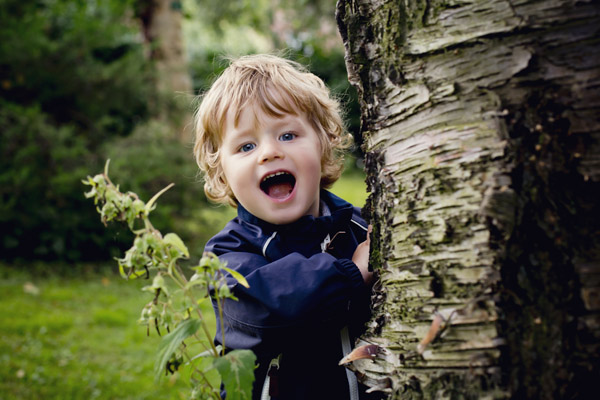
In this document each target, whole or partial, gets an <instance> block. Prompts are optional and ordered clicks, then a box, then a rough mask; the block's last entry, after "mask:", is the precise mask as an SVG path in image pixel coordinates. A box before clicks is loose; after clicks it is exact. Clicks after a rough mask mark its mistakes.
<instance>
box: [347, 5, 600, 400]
mask: <svg viewBox="0 0 600 400" xmlns="http://www.w3.org/2000/svg"><path fill="white" fill-rule="evenodd" d="M337 18H338V25H339V28H340V32H341V34H342V37H343V39H344V43H345V46H346V63H347V68H348V74H349V79H350V81H351V83H352V84H353V85H354V86H355V87H356V88H357V90H358V92H359V97H360V102H361V110H362V117H361V118H362V132H363V136H364V140H365V150H366V152H367V159H366V164H367V173H368V178H367V180H368V185H369V189H370V191H371V195H370V197H369V200H368V205H367V207H366V208H367V211H368V213H369V214H370V219H371V221H372V223H373V224H374V237H373V240H372V243H373V244H372V254H371V260H372V263H373V264H374V266H375V269H376V271H377V272H378V273H379V277H380V283H379V286H378V288H377V290H376V294H375V296H374V310H375V312H374V317H373V319H372V321H371V323H370V326H369V330H368V333H367V334H366V335H365V336H364V337H363V338H362V344H365V343H370V344H372V343H374V344H377V345H379V346H380V347H381V351H380V353H379V355H378V356H377V358H375V359H374V360H360V361H356V362H355V363H354V368H355V369H356V370H357V371H358V373H359V376H360V377H361V379H362V381H363V382H365V383H366V384H367V385H369V386H371V387H372V388H373V390H381V391H384V392H386V393H389V394H390V395H391V396H390V398H394V399H396V398H403V399H404V398H413V397H414V398H422V397H425V398H446V397H450V398H454V397H465V398H486V397H489V398H503V397H514V398H583V397H589V396H590V395H591V393H593V392H589V391H588V390H589V389H590V388H591V387H593V385H594V383H595V382H597V381H598V379H599V378H600V375H599V373H598V369H597V367H596V366H597V365H599V361H600V360H599V359H600V351H599V350H600V348H599V338H600V315H599V311H600V290H599V287H600V241H599V236H600V235H599V233H600V223H599V218H598V215H600V212H599V211H600V210H599V205H598V200H597V198H598V193H600V190H598V189H599V182H600V163H599V160H600V157H599V154H600V152H599V150H600V110H599V108H600V100H599V96H598V87H599V85H600V68H599V66H600V57H599V54H600V45H599V38H600V35H599V28H600V7H599V6H598V2H594V1H583V0H582V1H576V0H539V1H532V0H513V1H507V0H444V1H442V0H429V1H417V0H400V1H398V0H395V1H392V0H340V1H339V2H338V10H337ZM438 323H439V326H438Z"/></svg>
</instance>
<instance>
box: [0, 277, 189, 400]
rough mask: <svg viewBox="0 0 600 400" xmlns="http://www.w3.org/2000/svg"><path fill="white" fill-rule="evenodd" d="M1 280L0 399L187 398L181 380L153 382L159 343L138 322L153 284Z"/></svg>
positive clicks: (100, 280) (111, 280)
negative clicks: (145, 287) (145, 288)
mask: <svg viewBox="0 0 600 400" xmlns="http://www.w3.org/2000/svg"><path fill="white" fill-rule="evenodd" d="M0 276H1V279H0V310H2V311H1V313H0V337H1V338H2V339H1V341H0V398H2V399H5V400H9V399H158V398H160V399H182V398H187V396H188V394H189V392H188V389H187V387H188V383H187V382H186V380H185V379H184V378H182V375H180V374H175V375H171V376H168V377H165V378H163V379H162V380H161V381H160V382H158V383H155V382H154V379H153V367H154V360H155V354H156V348H157V346H158V343H159V341H160V338H159V337H158V335H157V334H156V332H151V334H150V337H147V336H146V328H145V327H143V326H140V325H138V324H137V322H136V321H137V319H138V318H139V313H140V311H141V308H142V307H143V305H144V304H145V303H147V302H148V301H150V300H151V298H149V296H150V295H149V294H148V293H145V292H141V291H140V288H141V286H143V285H145V284H147V281H146V282H141V281H140V282H137V281H133V282H131V281H130V282H127V281H124V280H123V279H122V278H120V277H119V276H117V275H113V274H111V273H107V274H91V275H87V276H86V277H83V278H59V277H50V278H45V279H36V278H35V277H32V276H28V274H25V273H18V272H15V271H14V270H12V269H8V268H5V267H3V268H2V269H1V270H0ZM36 289H37V290H38V291H39V292H38V293H37V294H36V293H35V291H36Z"/></svg>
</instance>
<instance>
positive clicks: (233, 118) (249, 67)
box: [194, 55, 372, 400]
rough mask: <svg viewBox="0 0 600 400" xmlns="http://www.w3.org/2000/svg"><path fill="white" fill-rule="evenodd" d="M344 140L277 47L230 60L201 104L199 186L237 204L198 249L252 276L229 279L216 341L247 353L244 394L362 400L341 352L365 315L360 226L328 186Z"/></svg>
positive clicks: (324, 103) (333, 111) (321, 88)
mask: <svg viewBox="0 0 600 400" xmlns="http://www.w3.org/2000/svg"><path fill="white" fill-rule="evenodd" d="M348 144H349V135H348V134H347V132H345V130H344V126H343V123H342V120H341V117H340V113H339V104H338V103H337V101H335V100H334V99H333V98H332V97H331V96H330V94H329V90H328V89H327V88H326V87H325V85H324V83H323V82H322V81H321V79H319V78H318V77H316V76H315V75H313V74H311V73H309V72H308V71H306V70H305V69H304V68H303V67H301V66H300V65H299V64H297V63H295V62H292V61H289V60H285V59H282V58H279V57H276V56H271V55H255V56H246V57H242V58H239V59H237V60H235V61H233V62H232V63H231V64H230V66H229V67H228V68H227V69H226V70H225V72H223V74H222V75H221V76H220V77H219V78H218V79H217V80H216V82H215V83H214V84H213V85H212V87H211V88H210V90H209V91H208V92H207V93H206V94H205V95H204V97H203V100H202V103H201V105H200V107H199V109H198V112H197V115H196V144H195V147H194V153H195V156H196V160H197V162H198V165H199V166H200V168H201V170H202V171H203V172H204V174H205V187H204V188H205V192H206V195H207V196H208V197H209V198H210V199H211V200H213V201H216V202H222V203H230V204H231V205H233V206H235V207H237V210H238V216H237V218H235V219H233V220H232V221H230V222H229V223H228V224H227V225H226V226H225V228H224V229H223V230H222V231H221V232H220V233H218V234H217V235H216V236H215V237H213V238H212V239H211V240H210V241H209V242H208V243H207V245H206V251H207V252H213V253H215V254H216V255H217V256H218V257H219V259H220V260H221V261H224V262H226V263H227V266H228V267H229V268H232V269H234V270H236V271H238V272H239V273H241V274H242V275H243V276H245V278H246V279H247V281H248V283H249V285H250V287H249V288H245V287H243V286H242V285H239V284H237V282H236V281H235V280H234V279H233V278H232V279H231V280H230V281H229V282H228V283H229V284H230V286H231V288H232V291H233V293H234V295H235V296H236V297H237V298H238V299H239V301H230V300H228V301H226V302H225V304H224V310H223V322H224V330H225V332H221V329H220V325H221V324H220V321H217V329H218V331H217V334H216V341H217V342H219V343H220V342H221V340H222V338H223V337H224V338H225V346H226V347H227V348H228V349H251V350H253V351H254V353H255V354H256V356H257V359H258V361H257V364H258V365H257V369H256V371H255V376H256V380H255V383H254V390H253V399H259V398H271V399H286V400H287V399H301V400H318V399H327V400H335V399H352V400H357V399H358V398H359V394H358V392H359V388H358V386H359V385H357V382H356V378H355V377H354V375H353V373H352V372H351V371H349V370H346V369H345V368H344V367H343V366H339V365H338V362H339V361H340V360H341V359H342V357H343V356H344V355H345V354H347V353H348V352H349V351H350V350H351V343H353V342H354V339H355V338H356V336H357V335H358V334H359V333H360V332H361V330H362V328H363V325H364V323H365V322H366V321H367V319H368V317H369V300H370V284H371V280H372V273H371V272H369V269H368V258H369V240H368V235H367V224H366V223H365V221H364V220H363V219H362V218H361V217H360V210H359V209H358V208H355V207H353V206H352V205H351V204H349V203H347V202H345V201H344V200H342V199H340V198H338V197H336V196H334V195H333V194H331V193H329V192H328V191H326V190H325V188H327V187H329V186H330V185H331V184H333V183H334V182H335V181H336V180H337V179H338V178H339V176H340V174H341V171H342V154H341V150H344V149H345V148H346V147H347V146H348ZM217 318H219V315H218V313H217ZM223 335H224V336H223ZM269 396H270V397H269ZM361 396H363V395H362V394H361ZM361 398H362V397H361Z"/></svg>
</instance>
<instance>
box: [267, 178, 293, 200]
mask: <svg viewBox="0 0 600 400" xmlns="http://www.w3.org/2000/svg"><path fill="white" fill-rule="evenodd" d="M292 189H293V186H292V184H291V183H289V182H282V183H277V184H275V185H271V186H269V189H268V192H267V194H268V195H269V196H270V197H273V198H275V199H283V198H284V197H287V196H289V194H290V193H292Z"/></svg>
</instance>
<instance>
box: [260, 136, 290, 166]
mask: <svg viewBox="0 0 600 400" xmlns="http://www.w3.org/2000/svg"><path fill="white" fill-rule="evenodd" d="M261 147H262V151H261V153H260V158H259V163H260V164H264V163H266V162H269V161H273V160H277V159H283V158H284V154H283V152H282V151H281V148H280V147H279V144H278V143H277V142H275V141H267V142H265V143H263V144H262V146H261Z"/></svg>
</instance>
